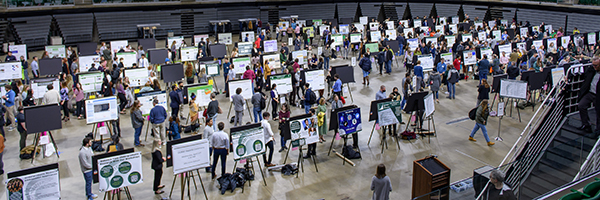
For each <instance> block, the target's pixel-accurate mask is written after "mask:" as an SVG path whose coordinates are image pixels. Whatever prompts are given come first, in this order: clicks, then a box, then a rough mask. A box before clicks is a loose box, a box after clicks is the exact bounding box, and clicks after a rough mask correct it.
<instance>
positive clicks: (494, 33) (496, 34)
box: [492, 30, 502, 41]
mask: <svg viewBox="0 0 600 200" xmlns="http://www.w3.org/2000/svg"><path fill="white" fill-rule="evenodd" d="M492 36H494V40H496V41H500V40H502V32H501V31H500V30H495V31H492Z"/></svg>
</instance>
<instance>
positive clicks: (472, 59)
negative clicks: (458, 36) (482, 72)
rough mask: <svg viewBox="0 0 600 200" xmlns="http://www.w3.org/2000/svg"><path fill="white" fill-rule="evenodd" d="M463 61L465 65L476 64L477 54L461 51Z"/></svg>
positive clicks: (471, 51) (470, 51)
mask: <svg viewBox="0 0 600 200" xmlns="http://www.w3.org/2000/svg"><path fill="white" fill-rule="evenodd" d="M463 60H464V63H465V65H474V64H477V54H476V53H475V51H473V50H465V51H463Z"/></svg>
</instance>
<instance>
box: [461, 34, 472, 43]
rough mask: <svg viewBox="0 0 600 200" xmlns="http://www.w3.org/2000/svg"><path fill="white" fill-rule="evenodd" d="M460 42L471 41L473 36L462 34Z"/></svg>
mask: <svg viewBox="0 0 600 200" xmlns="http://www.w3.org/2000/svg"><path fill="white" fill-rule="evenodd" d="M462 41H463V42H466V41H473V35H471V34H462Z"/></svg>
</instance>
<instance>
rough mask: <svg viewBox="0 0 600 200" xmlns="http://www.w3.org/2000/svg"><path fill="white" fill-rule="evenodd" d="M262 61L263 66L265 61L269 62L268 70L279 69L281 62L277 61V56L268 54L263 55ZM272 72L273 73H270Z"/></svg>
mask: <svg viewBox="0 0 600 200" xmlns="http://www.w3.org/2000/svg"><path fill="white" fill-rule="evenodd" d="M262 58H263V60H262V62H263V64H264V63H265V61H269V68H271V70H274V69H281V61H280V60H279V59H280V57H279V54H268V55H263V56H262ZM271 72H273V71H271Z"/></svg>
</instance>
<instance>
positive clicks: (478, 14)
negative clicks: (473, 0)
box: [457, 5, 487, 21]
mask: <svg viewBox="0 0 600 200" xmlns="http://www.w3.org/2000/svg"><path fill="white" fill-rule="evenodd" d="M457 11H458V10H457ZM463 11H465V14H468V15H469V18H470V19H471V20H475V18H479V20H481V21H483V17H485V12H486V11H487V6H474V5H463Z"/></svg>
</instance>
